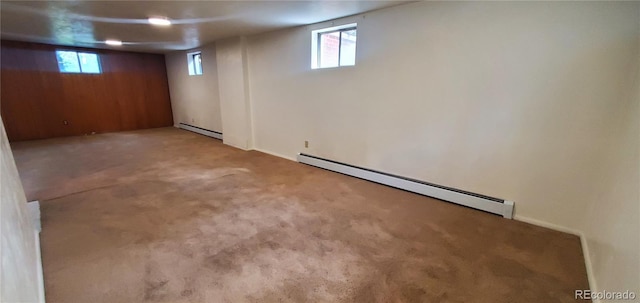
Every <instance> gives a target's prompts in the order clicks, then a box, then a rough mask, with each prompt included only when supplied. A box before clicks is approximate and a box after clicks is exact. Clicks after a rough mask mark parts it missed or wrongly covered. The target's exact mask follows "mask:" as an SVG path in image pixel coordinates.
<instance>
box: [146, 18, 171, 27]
mask: <svg viewBox="0 0 640 303" xmlns="http://www.w3.org/2000/svg"><path fill="white" fill-rule="evenodd" d="M149 23H150V24H153V25H160V26H169V25H171V20H169V19H167V18H158V17H153V18H149Z"/></svg>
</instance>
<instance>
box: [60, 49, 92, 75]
mask: <svg viewBox="0 0 640 303" xmlns="http://www.w3.org/2000/svg"><path fill="white" fill-rule="evenodd" d="M56 57H57V59H58V70H60V72H62V73H83V74H99V73H101V72H102V70H101V68H100V58H99V57H98V54H96V53H85V52H74V51H62V50H58V51H56Z"/></svg>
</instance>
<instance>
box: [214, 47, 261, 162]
mask: <svg viewBox="0 0 640 303" xmlns="http://www.w3.org/2000/svg"><path fill="white" fill-rule="evenodd" d="M216 58H217V59H216V60H217V61H218V75H219V77H218V87H219V88H220V89H219V90H220V109H221V111H222V129H224V134H223V142H224V143H225V144H228V145H231V146H234V147H237V148H241V149H245V150H246V149H251V148H252V146H253V135H252V134H253V130H252V124H251V102H250V94H249V78H248V61H247V43H246V39H245V38H244V37H240V38H230V39H226V40H222V41H218V42H217V43H216Z"/></svg>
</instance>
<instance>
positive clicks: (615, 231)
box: [584, 20, 640, 302]
mask: <svg viewBox="0 0 640 303" xmlns="http://www.w3.org/2000/svg"><path fill="white" fill-rule="evenodd" d="M639 23H640V20H639ZM638 26H640V24H638ZM638 60H640V55H639V56H638V58H636V61H638ZM636 66H637V65H636ZM639 73H640V69H639V70H636V81H637V82H636V83H637V84H636V96H635V98H633V99H632V98H629V101H628V102H623V101H622V100H621V101H620V107H619V108H618V113H617V117H618V120H617V121H615V122H614V123H613V124H612V125H611V126H612V127H611V132H610V134H609V138H610V141H609V144H608V149H609V152H608V154H607V157H606V159H604V161H603V162H604V163H605V164H606V165H605V169H604V171H603V172H602V174H601V175H600V176H599V177H600V183H599V184H598V189H599V192H598V194H597V196H596V197H595V198H596V199H595V200H594V202H593V203H592V205H591V207H590V209H589V212H588V217H587V220H586V222H585V226H584V235H585V237H586V239H587V243H588V245H587V246H588V247H589V257H590V259H591V263H592V269H593V276H594V277H596V279H595V280H596V281H594V282H595V283H596V284H597V285H596V287H597V288H598V289H600V290H631V291H635V293H636V295H637V296H640V236H639V235H638V233H639V232H640V223H639V222H640V193H639V191H640V147H639V144H640V74H639ZM636 300H637V299H636ZM612 302H613V301H612ZM616 302H619V301H616Z"/></svg>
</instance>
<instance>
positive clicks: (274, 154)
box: [253, 147, 298, 162]
mask: <svg viewBox="0 0 640 303" xmlns="http://www.w3.org/2000/svg"><path fill="white" fill-rule="evenodd" d="M253 150H255V151H259V152H261V153H265V154H268V155H272V156H276V157H278V158H283V159H287V160H290V161H294V162H298V160H296V158H293V157H288V156H285V155H282V154H278V153H274V152H272V151H268V150H264V149H261V148H255V147H254V148H253Z"/></svg>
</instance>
